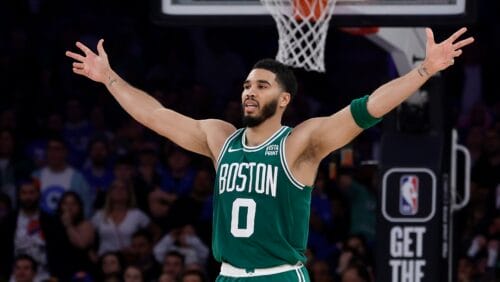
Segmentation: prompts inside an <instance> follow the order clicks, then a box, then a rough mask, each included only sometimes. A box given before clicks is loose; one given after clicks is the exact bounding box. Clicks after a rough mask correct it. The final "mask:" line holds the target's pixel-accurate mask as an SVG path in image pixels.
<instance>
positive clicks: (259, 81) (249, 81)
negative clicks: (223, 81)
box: [243, 79, 271, 86]
mask: <svg viewBox="0 0 500 282" xmlns="http://www.w3.org/2000/svg"><path fill="white" fill-rule="evenodd" d="M251 82H252V81H251V80H249V79H247V80H245V82H243V85H247V84H249V83H251ZM257 83H263V84H267V85H269V86H271V83H270V82H269V81H267V80H265V79H257Z"/></svg>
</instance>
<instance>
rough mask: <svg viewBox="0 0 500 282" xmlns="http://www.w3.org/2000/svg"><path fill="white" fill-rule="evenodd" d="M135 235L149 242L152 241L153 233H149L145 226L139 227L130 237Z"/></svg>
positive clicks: (151, 242)
mask: <svg viewBox="0 0 500 282" xmlns="http://www.w3.org/2000/svg"><path fill="white" fill-rule="evenodd" d="M137 237H142V238H144V239H146V240H147V241H148V242H149V243H150V244H153V243H154V239H153V235H152V234H151V232H149V230H147V229H145V228H141V229H139V230H137V231H135V232H134V233H133V234H132V239H133V238H137Z"/></svg>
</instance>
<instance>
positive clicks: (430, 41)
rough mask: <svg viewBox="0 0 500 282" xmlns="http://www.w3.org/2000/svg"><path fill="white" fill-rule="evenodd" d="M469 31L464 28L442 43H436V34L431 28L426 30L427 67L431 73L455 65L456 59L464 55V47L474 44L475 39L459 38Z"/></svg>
mask: <svg viewBox="0 0 500 282" xmlns="http://www.w3.org/2000/svg"><path fill="white" fill-rule="evenodd" d="M466 31H467V28H465V27H463V28H461V29H459V30H458V31H456V32H455V33H454V34H452V35H451V36H450V37H448V38H447V39H446V40H444V41H443V42H441V43H436V42H435V41H434V34H433V32H432V30H431V29H430V28H426V30H425V32H426V33H427V45H426V59H425V67H426V68H427V70H428V71H429V72H431V73H436V72H438V71H441V70H444V69H446V68H448V67H449V66H451V65H453V64H454V63H455V58H456V57H458V56H460V55H461V54H462V49H461V48H462V47H464V46H467V45H469V44H471V43H472V42H474V38H473V37H468V38H466V39H463V40H460V41H458V42H455V41H457V40H458V38H459V37H460V36H461V35H462V34H464V33H465V32H466Z"/></svg>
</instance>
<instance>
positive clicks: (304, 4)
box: [260, 0, 336, 72]
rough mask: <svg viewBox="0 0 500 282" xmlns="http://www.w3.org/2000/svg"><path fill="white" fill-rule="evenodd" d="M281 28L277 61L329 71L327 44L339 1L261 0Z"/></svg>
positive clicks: (309, 68)
mask: <svg viewBox="0 0 500 282" xmlns="http://www.w3.org/2000/svg"><path fill="white" fill-rule="evenodd" d="M260 1H261V3H262V4H263V5H264V6H265V7H266V8H267V9H268V10H269V12H270V13H271V15H272V16H273V18H274V20H275V21H276V25H277V28H278V34H279V41H278V54H277V55H276V60H278V61H280V62H282V63H284V64H286V65H289V66H292V67H296V68H304V69H305V70H308V71H318V72H324V71H325V42H326V35H327V32H328V23H329V21H330V19H331V17H332V14H333V9H334V8H335V3H336V0H260Z"/></svg>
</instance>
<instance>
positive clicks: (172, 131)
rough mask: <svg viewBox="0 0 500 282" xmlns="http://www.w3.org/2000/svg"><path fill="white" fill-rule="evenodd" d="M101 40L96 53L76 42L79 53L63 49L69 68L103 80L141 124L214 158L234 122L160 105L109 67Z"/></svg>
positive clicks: (232, 127)
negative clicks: (191, 115) (194, 115)
mask: <svg viewBox="0 0 500 282" xmlns="http://www.w3.org/2000/svg"><path fill="white" fill-rule="evenodd" d="M103 42H104V40H103V39H101V40H99V43H98V44H97V54H96V53H94V52H93V51H92V50H90V49H89V48H88V47H87V46H85V45H84V44H82V43H80V42H77V43H76V46H77V47H78V48H79V49H80V50H81V51H82V52H83V54H78V53H74V52H71V51H67V52H66V56H68V57H70V58H72V59H74V60H75V62H73V72H74V73H76V74H79V75H82V76H85V77H87V78H90V79H92V80H94V81H96V82H100V83H102V84H104V85H105V86H106V88H107V89H108V91H109V92H110V93H111V94H112V95H113V97H115V99H116V100H117V101H118V103H119V104H120V105H121V106H122V107H123V108H124V109H125V110H126V111H127V112H128V113H129V114H130V115H131V116H132V117H133V118H134V119H136V120H137V121H139V122H140V123H141V124H143V125H144V126H146V127H148V128H150V129H152V130H154V131H155V132H157V133H158V134H161V135H163V136H165V137H167V138H168V139H170V140H172V141H173V142H174V143H176V144H178V145H179V146H181V147H183V148H185V149H187V150H190V151H192V152H195V153H199V154H202V155H205V156H208V157H211V158H212V159H215V158H216V157H217V156H218V153H219V150H220V148H221V147H222V145H223V143H224V141H225V139H226V138H227V136H229V135H230V134H231V133H232V132H233V131H234V130H235V128H234V126H232V125H231V124H229V123H227V122H224V121H221V120H195V119H192V118H189V117H187V116H184V115H182V114H179V113H177V112H175V111H172V110H170V109H167V108H165V107H163V106H162V105H161V104H160V103H159V102H158V101H157V100H155V99H154V98H153V97H151V96H150V95H148V94H147V93H146V92H144V91H142V90H140V89H137V88H135V87H133V86H131V85H130V84H128V83H127V82H126V81H125V80H123V79H122V78H121V77H120V76H119V75H118V74H116V73H115V72H114V71H113V69H112V68H111V66H110V64H109V60H108V55H107V54H106V52H105V51H104V47H103Z"/></svg>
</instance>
